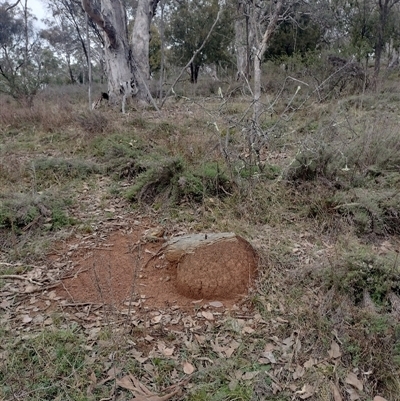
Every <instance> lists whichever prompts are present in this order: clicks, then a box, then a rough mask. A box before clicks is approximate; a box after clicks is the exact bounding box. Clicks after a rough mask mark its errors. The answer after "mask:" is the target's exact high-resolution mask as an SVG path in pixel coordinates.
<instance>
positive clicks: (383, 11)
mask: <svg viewBox="0 0 400 401" xmlns="http://www.w3.org/2000/svg"><path fill="white" fill-rule="evenodd" d="M387 14H388V0H383V1H382V0H379V26H378V33H377V35H376V42H375V65H374V79H375V80H377V78H378V76H379V72H380V69H381V58H382V51H383V46H384V44H385V43H384V30H385V25H386V22H387Z"/></svg>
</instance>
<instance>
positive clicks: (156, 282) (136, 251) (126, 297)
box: [56, 224, 255, 309]
mask: <svg viewBox="0 0 400 401" xmlns="http://www.w3.org/2000/svg"><path fill="white" fill-rule="evenodd" d="M153 232H155V233H156V234H157V229H154V228H153V229H148V227H146V226H143V225H141V224H137V225H136V226H133V227H132V229H130V230H126V229H125V230H122V229H121V230H118V231H114V232H112V233H110V234H109V235H108V236H107V237H103V238H102V239H101V240H100V242H99V241H98V240H97V241H93V243H91V244H90V245H89V246H88V241H87V240H86V241H82V240H81V241H80V242H79V243H76V244H72V245H71V244H69V249H71V248H72V249H73V253H72V254H71V255H70V260H72V265H73V266H74V267H73V269H72V270H71V271H70V272H69V273H68V276H67V277H66V278H64V279H63V280H62V285H60V286H59V287H58V288H57V290H56V292H57V295H58V296H60V297H63V298H66V299H68V300H70V301H71V302H75V303H83V302H91V303H106V304H111V305H114V306H115V307H117V308H118V307H123V306H124V305H125V307H126V306H127V305H129V304H130V303H133V304H136V305H137V304H138V303H140V304H141V306H143V307H147V308H149V309H153V308H169V307H172V306H179V307H181V308H185V307H193V306H194V301H196V300H199V299H200V298H206V299H208V300H218V301H219V300H223V304H224V306H226V307H230V306H232V305H233V304H234V303H235V302H237V301H238V299H240V298H241V297H242V296H243V295H245V294H246V293H247V290H248V285H250V282H251V278H252V277H253V276H254V272H255V264H254V263H255V259H253V260H252V263H253V264H252V265H251V266H250V267H249V264H250V260H249V258H248V257H245V258H244V260H243V263H244V265H245V267H244V268H243V269H240V262H239V260H240V259H239V258H240V257H242V256H243V255H242V254H243V249H242V250H240V249H239V248H240V247H238V246H237V245H238V244H237V243H230V244H228V245H226V244H222V245H221V244H214V245H213V247H208V249H207V250H205V249H203V250H200V251H199V258H196V254H190V255H188V257H187V258H186V260H185V261H184V266H183V267H184V268H185V269H184V273H182V271H180V273H179V274H180V277H179V280H178V281H179V282H178V283H177V267H176V265H174V264H171V263H169V262H168V261H167V260H166V258H165V257H164V254H163V252H162V248H163V245H164V240H163V239H162V238H161V239H160V238H157V236H154V235H153V234H152V233H153ZM240 241H243V240H240ZM85 244H86V245H85ZM251 255H252V253H251ZM225 259H226V261H227V262H228V265H227V266H224V261H225ZM202 261H203V263H205V265H203V264H202ZM219 261H220V263H219ZM211 262H212V263H211ZM224 268H228V270H229V271H230V274H229V275H227V274H225V273H223V269H224ZM207 269H208V270H207ZM209 269H212V270H211V271H210V270H209ZM249 269H250V270H249ZM181 270H182V269H181ZM207 271H208V272H207ZM240 274H241V275H243V277H240V276H239V277H238V275H240ZM207 275H208V276H207ZM217 278H218V281H217V280H216V279H217ZM207 280H209V281H208V282H207ZM233 281H237V283H238V284H237V285H236V286H233V287H232V282H233ZM200 282H203V283H204V284H205V285H204V288H206V291H205V292H204V291H203V292H202V291H200V290H199V291H194V292H193V287H192V286H191V285H190V284H191V283H194V288H199V285H200ZM216 284H217V285H216ZM224 286H226V290H224ZM232 289H234V290H232ZM182 294H183V295H182ZM204 295H206V296H204ZM196 304H197V303H196Z"/></svg>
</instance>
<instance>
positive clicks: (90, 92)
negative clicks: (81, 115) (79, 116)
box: [86, 14, 92, 110]
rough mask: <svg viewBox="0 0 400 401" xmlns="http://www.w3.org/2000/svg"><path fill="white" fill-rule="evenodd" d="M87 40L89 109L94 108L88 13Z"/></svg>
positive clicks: (87, 19) (87, 18)
mask: <svg viewBox="0 0 400 401" xmlns="http://www.w3.org/2000/svg"><path fill="white" fill-rule="evenodd" d="M86 42H87V66H88V81H89V82H88V83H89V85H88V100H89V110H92V57H91V52H90V36H89V16H88V15H87V14H86Z"/></svg>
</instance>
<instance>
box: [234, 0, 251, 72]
mask: <svg viewBox="0 0 400 401" xmlns="http://www.w3.org/2000/svg"><path fill="white" fill-rule="evenodd" d="M244 7H245V6H244V4H243V2H242V1H240V2H239V4H238V8H237V16H236V21H235V48H236V68H237V76H236V78H237V80H240V79H242V78H243V77H246V78H248V72H249V69H248V65H247V61H248V57H247V53H248V46H247V44H248V32H246V15H245V9H244ZM247 25H248V24H247Z"/></svg>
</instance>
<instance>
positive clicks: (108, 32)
mask: <svg viewBox="0 0 400 401" xmlns="http://www.w3.org/2000/svg"><path fill="white" fill-rule="evenodd" d="M141 1H146V0H141ZM149 1H150V0H147V2H149ZM82 6H83V8H84V10H85V11H86V13H87V14H88V15H89V17H90V18H91V19H92V20H93V21H94V22H95V23H96V24H97V25H98V26H99V28H100V30H101V31H102V33H103V36H104V42H105V45H104V60H105V65H106V71H107V78H108V96H109V102H110V104H111V105H120V104H122V109H123V110H124V105H125V100H126V99H127V98H129V97H132V96H135V97H136V98H137V99H138V100H144V101H146V102H152V103H153V105H154V106H155V107H156V105H155V103H154V100H153V98H152V97H151V95H150V92H149V90H148V87H147V85H146V82H145V79H144V78H143V77H142V76H141V73H140V68H139V63H140V62H141V61H140V60H138V59H135V57H134V56H133V54H132V48H131V44H130V43H129V39H128V27H127V18H126V9H125V6H124V4H123V1H122V0H100V1H96V0H82ZM142 18H144V17H143V15H142V14H141V13H139V14H138V16H137V17H136V20H135V24H139V25H142V21H141V19H142ZM146 19H148V17H147V18H146ZM144 37H146V35H144ZM132 40H133V41H135V40H136V38H134V37H132ZM141 40H145V39H141ZM136 57H141V56H140V55H138V54H137V56H136ZM147 58H148V53H147Z"/></svg>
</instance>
